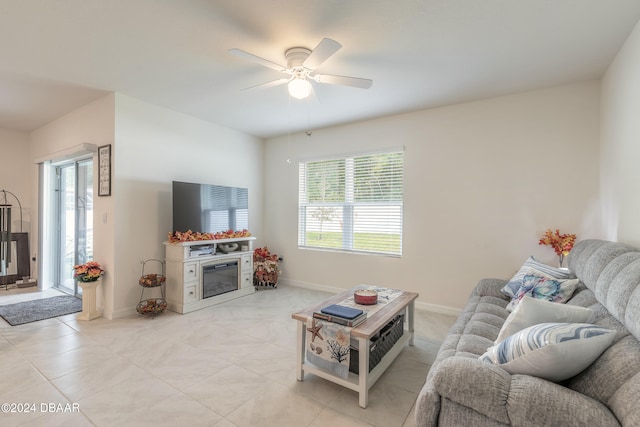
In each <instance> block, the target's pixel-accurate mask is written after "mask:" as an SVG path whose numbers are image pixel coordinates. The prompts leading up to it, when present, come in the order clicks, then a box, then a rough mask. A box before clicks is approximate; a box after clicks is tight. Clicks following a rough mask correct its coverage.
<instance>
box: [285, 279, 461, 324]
mask: <svg viewBox="0 0 640 427" xmlns="http://www.w3.org/2000/svg"><path fill="white" fill-rule="evenodd" d="M280 283H281V284H283V285H285V286H295V287H298V288H305V289H311V290H314V291H320V292H330V293H332V294H337V293H339V292H344V291H345V289H342V288H335V287H333V286H325V285H320V284H317V283H310V282H301V281H299V280H290V279H284V278H280ZM416 310H423V311H429V312H431V313H439V314H447V315H450V316H456V317H457V316H459V315H460V313H462V310H461V309H459V308H455V307H449V306H446V305H438V304H430V303H428V302H422V301H420V300H418V301H416Z"/></svg>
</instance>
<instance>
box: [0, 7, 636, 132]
mask: <svg viewBox="0 0 640 427" xmlns="http://www.w3.org/2000/svg"><path fill="white" fill-rule="evenodd" d="M639 19H640V1H638V0H606V1H605V0H482V1H480V0H235V1H232V0H181V1H178V0H0V127H2V128H7V129H16V130H22V131H30V130H33V129H35V128H37V127H39V126H42V125H43V124H46V123H48V122H49V121H51V120H53V119H55V118H57V117H60V116H62V115H63V114H65V113H67V112H69V111H71V110H73V109H75V108H77V107H79V106H82V105H84V104H86V103H87V102H89V101H91V100H93V99H97V98H99V97H101V96H103V95H105V94H106V93H109V92H112V91H115V92H119V93H123V94H126V95H128V96H131V97H134V98H138V99H141V100H144V101H147V102H149V103H152V104H156V105H159V106H163V107H166V108H169V109H172V110H175V111H179V112H182V113H185V114H189V115H191V116H195V117H199V118H201V119H204V120H207V121H210V122H214V123H218V124H220V125H223V126H226V127H229V128H233V129H237V130H239V131H242V132H246V133H249V134H252V135H256V136H261V137H270V136H275V135H282V134H286V133H288V132H296V131H302V130H310V129H316V128H320V127H325V126H330V125H336V124H340V123H346V122H351V121H357V120H363V119H367V118H372V117H380V116H385V115H389V114H395V113H400V112H406V111H412V110H418V109H423V108H428V107H435V106H441V105H447V104H452V103H458V102H463V101H470V100H475V99H481V98H486V97H492V96H498V95H502V94H506V93H512V92H519V91H525V90H531V89H537V88H542V87H549V86H554V85H560V84H565V83H568V82H575V81H583V80H589V79H596V78H599V77H601V76H602V74H603V72H604V71H605V69H606V67H607V66H608V65H609V64H610V63H611V61H612V59H613V58H614V56H615V55H616V53H617V51H618V50H619V49H620V47H621V46H622V44H623V42H624V41H625V39H626V38H627V37H628V35H629V34H630V32H631V30H632V29H633V27H634V25H635V24H636V23H637V22H638V20H639ZM323 37H330V38H333V39H335V40H337V41H338V42H340V43H341V44H342V46H343V47H342V49H341V50H339V51H338V52H337V53H336V54H335V55H334V56H332V57H331V58H329V59H328V60H327V61H326V62H325V63H324V64H322V65H321V67H320V68H319V69H318V72H321V73H327V74H338V75H347V76H356V77H364V78H369V79H373V81H374V83H373V86H372V87H371V88H370V89H366V90H365V89H357V88H351V87H345V86H328V85H321V84H315V91H316V94H317V98H316V99H307V100H304V101H298V100H294V99H289V97H288V94H287V90H286V86H277V87H272V88H267V89H261V90H253V91H242V89H244V88H246V87H249V86H253V85H257V84H260V83H264V82H267V81H271V80H275V79H277V78H280V77H281V75H280V74H279V73H278V72H277V71H274V70H272V69H269V68H265V67H261V66H259V65H256V64H253V63H250V62H246V61H243V60H241V59H239V58H237V57H235V56H233V55H230V54H229V52H228V50H229V49H230V48H234V47H235V48H240V49H242V50H245V51H248V52H251V53H254V54H256V55H259V56H261V57H264V58H266V59H269V60H270V61H273V62H278V63H284V62H285V61H284V51H285V50H286V49H288V48H290V47H293V46H303V47H308V48H310V49H312V48H313V47H315V46H316V45H317V44H318V43H319V42H320V40H321V39H322V38H323Z"/></svg>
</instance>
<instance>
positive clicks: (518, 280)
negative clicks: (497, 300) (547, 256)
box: [502, 256, 571, 298]
mask: <svg viewBox="0 0 640 427" xmlns="http://www.w3.org/2000/svg"><path fill="white" fill-rule="evenodd" d="M531 273H535V274H537V275H538V276H545V277H550V278H552V279H570V278H571V272H570V271H569V270H568V269H564V268H555V267H551V266H549V265H546V264H543V263H541V262H540V261H538V260H536V259H535V258H534V257H533V256H530V257H529V258H528V259H527V260H526V261H525V262H524V264H522V267H520V269H519V270H518V272H517V273H516V275H515V276H513V277H512V278H511V280H509V282H508V283H507V284H506V285H505V286H504V288H502V293H504V294H505V295H507V296H508V297H509V298H514V297H515V296H516V292H518V289H520V286H522V279H523V278H524V276H525V275H527V274H531Z"/></svg>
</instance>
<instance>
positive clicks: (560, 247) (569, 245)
mask: <svg viewBox="0 0 640 427" xmlns="http://www.w3.org/2000/svg"><path fill="white" fill-rule="evenodd" d="M575 242H576V235H575V234H560V230H558V229H556V231H555V233H554V232H553V231H551V229H549V230H547V231H545V233H544V235H543V236H542V238H541V239H540V241H539V242H538V244H539V245H545V246H551V247H552V248H553V250H554V251H555V253H556V255H558V259H559V261H560V267H562V262H563V261H564V257H565V256H567V255H569V252H571V249H573V244H574V243H575Z"/></svg>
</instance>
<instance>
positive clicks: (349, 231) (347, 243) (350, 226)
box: [298, 147, 404, 257]
mask: <svg viewBox="0 0 640 427" xmlns="http://www.w3.org/2000/svg"><path fill="white" fill-rule="evenodd" d="M390 153H399V154H402V155H403V158H402V164H401V165H402V169H401V171H400V183H401V186H402V188H401V192H402V200H400V201H383V200H381V201H374V202H357V201H355V200H354V187H355V179H354V159H356V158H359V157H369V156H373V155H381V154H390ZM329 160H343V161H344V164H345V177H344V179H345V189H344V201H342V202H335V201H331V202H323V203H321V202H313V203H310V202H309V201H308V200H307V199H306V194H307V191H306V185H307V180H306V172H307V164H308V163H313V162H322V161H329ZM298 173H299V175H298V177H299V189H298V248H300V249H309V250H320V251H334V252H347V253H360V254H368V255H383V256H389V257H401V256H402V240H403V228H404V226H403V223H404V218H403V217H404V213H403V209H404V147H393V148H388V149H385V150H376V151H374V152H361V153H355V154H346V155H340V156H331V157H322V158H309V159H302V160H300V162H299V171H298ZM366 206H370V207H375V206H381V207H384V206H389V207H392V208H393V207H395V208H396V212H399V213H398V214H396V215H395V216H394V219H396V222H397V223H396V225H395V226H396V227H397V228H398V229H399V247H398V249H397V251H387V250H375V249H374V248H368V249H354V235H355V234H356V233H355V232H354V229H355V228H356V227H355V226H356V225H357V222H356V220H355V219H354V211H355V210H356V209H357V208H358V207H366ZM312 207H314V208H322V207H327V208H340V209H341V210H342V218H341V219H342V222H341V226H342V246H341V247H323V246H315V245H311V244H308V243H309V242H307V241H306V239H307V232H308V230H307V222H308V220H307V211H308V210H309V208H312ZM381 224H382V223H381Z"/></svg>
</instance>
